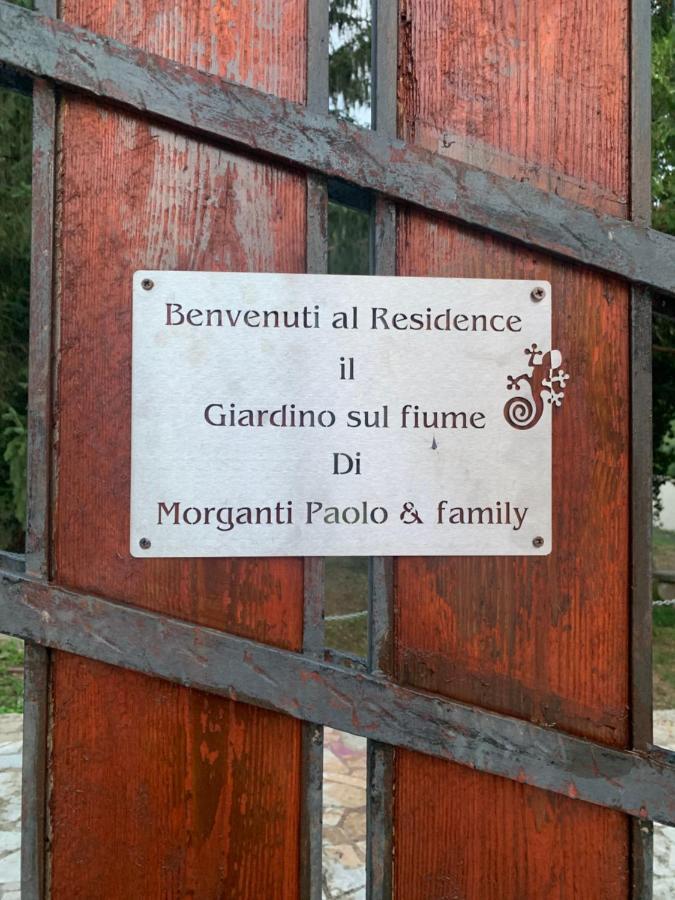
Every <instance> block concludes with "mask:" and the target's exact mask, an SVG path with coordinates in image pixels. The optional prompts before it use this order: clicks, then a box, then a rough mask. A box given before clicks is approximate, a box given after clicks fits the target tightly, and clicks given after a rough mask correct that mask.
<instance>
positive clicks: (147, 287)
mask: <svg viewBox="0 0 675 900" xmlns="http://www.w3.org/2000/svg"><path fill="white" fill-rule="evenodd" d="M154 286H155V282H154V281H153V280H152V278H144V279H143V281H141V287H142V288H143V290H144V291H151V290H152V289H153V288H154Z"/></svg>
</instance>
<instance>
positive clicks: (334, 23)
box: [328, 0, 371, 119]
mask: <svg viewBox="0 0 675 900" xmlns="http://www.w3.org/2000/svg"><path fill="white" fill-rule="evenodd" d="M368 7H369V4H368V5H366V3H364V0H331V3H330V8H329V13H328V21H329V24H330V29H331V50H330V60H329V70H328V83H329V95H330V100H331V107H332V108H333V109H335V110H338V111H339V112H340V113H341V114H342V115H344V116H346V117H347V118H350V119H351V118H353V114H354V110H355V107H357V106H367V105H368V104H369V103H370V54H371V41H370V37H371V27H370V25H371V20H370V15H369V9H368V14H366V9H367V8H368Z"/></svg>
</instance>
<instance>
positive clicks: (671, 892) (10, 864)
mask: <svg viewBox="0 0 675 900" xmlns="http://www.w3.org/2000/svg"><path fill="white" fill-rule="evenodd" d="M654 736H655V742H656V743H657V744H659V745H660V746H662V747H670V748H672V749H675V710H657V712H656V713H655V722H654ZM324 773H325V781H324V827H323V850H324V883H323V900H365V896H366V885H365V881H366V877H365V851H366V742H365V740H364V739H363V738H357V737H353V736H352V735H349V734H342V733H341V732H338V731H334V730H333V729H331V728H327V729H326V733H325V737H324ZM20 817H21V716H19V715H0V900H20V892H19V851H20ZM654 900H675V828H665V827H663V826H661V825H656V826H655V829H654Z"/></svg>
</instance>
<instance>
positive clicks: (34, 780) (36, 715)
mask: <svg viewBox="0 0 675 900" xmlns="http://www.w3.org/2000/svg"><path fill="white" fill-rule="evenodd" d="M36 7H37V9H38V10H39V11H41V12H44V13H46V14H48V15H51V16H55V15H56V3H55V2H53V0H43V2H38V3H36ZM55 144H56V99H55V95H54V89H53V88H52V87H50V86H49V85H48V84H47V83H46V82H43V81H39V80H35V81H34V83H33V191H32V247H31V289H30V341H29V368H28V376H29V383H28V472H27V478H28V493H27V497H28V501H27V506H28V516H27V524H26V571H27V572H28V574H30V575H34V576H36V577H38V578H41V579H44V580H48V579H49V574H50V556H49V545H50V505H51V440H52V438H51V435H52V416H51V411H52V381H53V378H52V372H53V358H52V357H53V355H52V335H53V308H54V304H53V272H54V161H55ZM48 692H49V651H48V650H47V649H46V648H45V647H41V646H38V645H35V644H31V643H27V644H26V647H25V658H24V714H23V771H22V794H21V796H22V801H21V806H22V810H21V816H22V829H21V830H22V835H21V896H22V897H23V898H24V900H42V898H44V897H45V896H46V890H47V889H46V878H47V872H46V831H47V741H48V734H47V731H48Z"/></svg>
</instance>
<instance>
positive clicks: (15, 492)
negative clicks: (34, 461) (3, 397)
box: [2, 406, 27, 523]
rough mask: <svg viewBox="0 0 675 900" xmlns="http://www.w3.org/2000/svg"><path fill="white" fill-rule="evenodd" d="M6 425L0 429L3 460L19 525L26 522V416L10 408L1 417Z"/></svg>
mask: <svg viewBox="0 0 675 900" xmlns="http://www.w3.org/2000/svg"><path fill="white" fill-rule="evenodd" d="M2 418H3V419H4V420H5V422H6V423H7V425H6V426H5V427H4V428H3V429H2V436H3V439H4V442H5V452H4V454H3V459H4V461H5V462H6V463H7V466H8V467H9V484H10V487H11V489H12V497H13V500H14V516H15V518H16V520H17V522H19V523H23V522H25V521H26V448H27V431H26V416H25V415H24V416H21V415H19V413H18V412H17V411H16V410H15V409H14V407H13V406H10V407H9V409H8V410H7V412H6V413H5V414H4V415H3V417H2Z"/></svg>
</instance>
